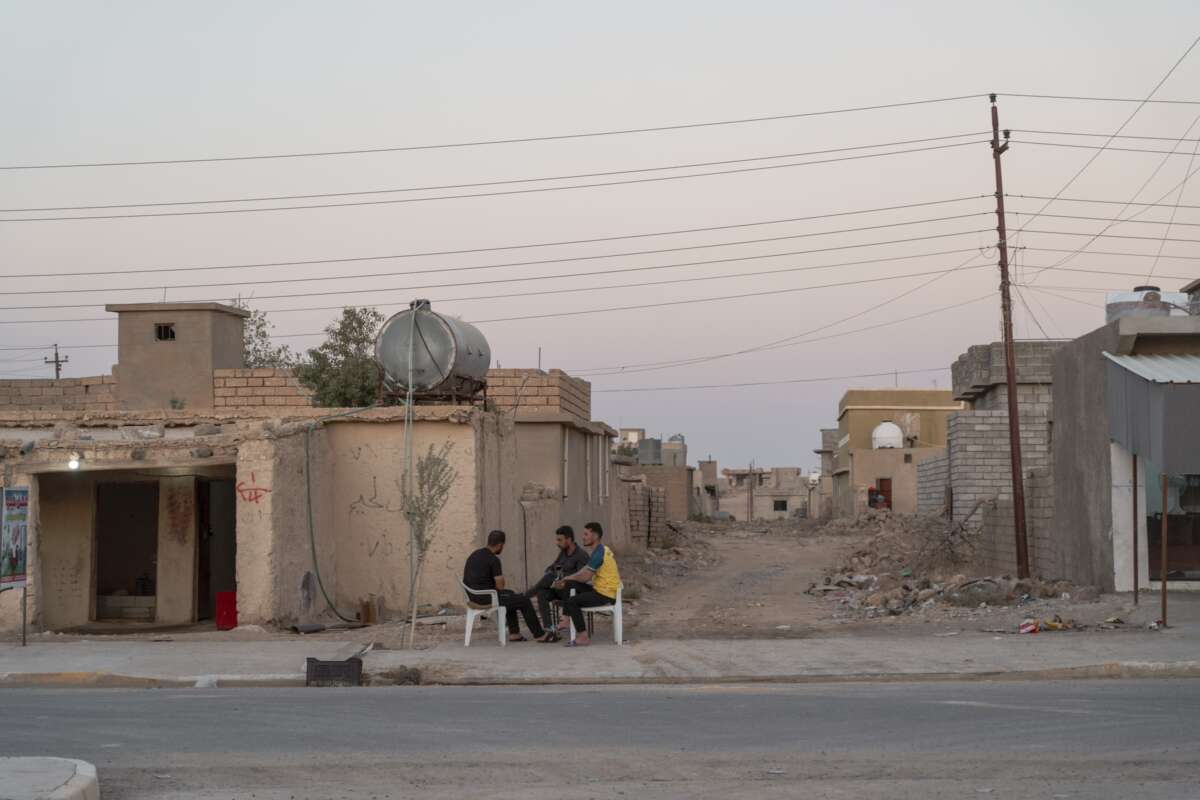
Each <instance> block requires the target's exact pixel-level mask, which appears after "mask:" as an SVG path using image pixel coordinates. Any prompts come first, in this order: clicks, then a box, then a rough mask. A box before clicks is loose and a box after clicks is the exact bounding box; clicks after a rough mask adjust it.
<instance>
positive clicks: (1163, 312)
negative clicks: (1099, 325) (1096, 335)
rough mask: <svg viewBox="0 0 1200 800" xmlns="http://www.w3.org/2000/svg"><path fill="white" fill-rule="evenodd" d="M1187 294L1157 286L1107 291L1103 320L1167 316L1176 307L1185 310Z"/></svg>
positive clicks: (1107, 321)
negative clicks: (1167, 290) (1126, 290)
mask: <svg viewBox="0 0 1200 800" xmlns="http://www.w3.org/2000/svg"><path fill="white" fill-rule="evenodd" d="M1187 303H1188V298H1187V295H1185V294H1183V293H1182V292H1163V291H1162V290H1161V289H1160V288H1159V287H1157V286H1135V287H1134V288H1133V291H1132V292H1109V293H1108V294H1107V295H1106V296H1105V304H1104V321H1105V322H1106V323H1109V322H1112V321H1114V320H1118V319H1121V318H1122V317H1169V316H1171V311H1172V310H1174V309H1178V310H1180V311H1183V312H1184V313H1186V312H1187Z"/></svg>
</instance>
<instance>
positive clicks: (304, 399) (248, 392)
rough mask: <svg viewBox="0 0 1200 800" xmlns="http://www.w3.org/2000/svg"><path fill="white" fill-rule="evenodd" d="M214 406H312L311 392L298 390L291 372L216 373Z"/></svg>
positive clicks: (233, 370)
mask: <svg viewBox="0 0 1200 800" xmlns="http://www.w3.org/2000/svg"><path fill="white" fill-rule="evenodd" d="M213 403H214V404H215V405H216V407H217V408H219V409H221V408H226V409H230V408H247V407H251V406H270V407H275V408H278V407H291V406H311V405H312V390H311V389H308V388H306V387H304V386H301V385H300V380H299V379H298V378H297V377H296V375H295V373H294V372H293V371H292V370H290V369H273V368H257V369H217V370H213Z"/></svg>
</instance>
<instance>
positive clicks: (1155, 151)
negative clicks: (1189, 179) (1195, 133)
mask: <svg viewBox="0 0 1200 800" xmlns="http://www.w3.org/2000/svg"><path fill="white" fill-rule="evenodd" d="M1180 141H1183V140H1180ZM1188 141H1192V140H1188ZM1012 143H1013V144H1031V145H1035V146H1037V147H1065V148H1069V149H1071V150H1107V151H1108V152H1110V153H1153V154H1155V155H1165V156H1186V155H1187V153H1185V152H1180V151H1178V150H1161V149H1156V148H1152V147H1105V146H1103V145H1093V144H1076V143H1075V142H1039V141H1035V140H1033V139H1013V140H1012Z"/></svg>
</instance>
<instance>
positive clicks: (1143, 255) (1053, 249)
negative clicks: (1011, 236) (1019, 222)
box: [1022, 245, 1196, 269]
mask: <svg viewBox="0 0 1200 800" xmlns="http://www.w3.org/2000/svg"><path fill="white" fill-rule="evenodd" d="M1022 247H1024V248H1025V249H1026V250H1032V251H1033V252H1036V253H1075V252H1078V248H1076V249H1071V248H1067V247H1034V246H1033V245H1022ZM1088 253H1089V254H1090V255H1093V256H1119V257H1121V258H1154V254H1153V253H1118V252H1116V251H1115V250H1089V251H1088ZM1162 257H1163V258H1172V259H1175V260H1177V261H1195V260H1196V256H1173V255H1167V254H1165V253H1164V254H1163V256H1162ZM1052 266H1053V265H1051V264H1048V265H1046V266H1045V267H1042V269H1049V268H1050V267H1052ZM1056 269H1058V268H1057V267H1056Z"/></svg>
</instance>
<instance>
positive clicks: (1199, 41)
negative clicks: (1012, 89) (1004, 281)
mask: <svg viewBox="0 0 1200 800" xmlns="http://www.w3.org/2000/svg"><path fill="white" fill-rule="evenodd" d="M1197 44H1200V36H1198V37H1196V38H1195V39H1193V40H1192V43H1191V44H1190V45H1189V46H1188V48H1187V50H1185V51H1184V53H1183V55H1181V56H1180V57H1179V58H1178V59H1177V60H1176V61H1175V63H1174V64H1172V65H1171V68H1170V69H1169V70H1167V74H1166V75H1163V76H1162V78H1161V79H1159V81H1158V83H1156V84H1155V85H1154V88H1153V89H1151V90H1150V93H1149V94H1148V95H1146V97H1145V99H1144V100H1142V101H1141V102H1139V103H1138V104H1137V108H1135V109H1134V110H1133V112H1132V113H1131V114H1130V115H1129V116H1128V117H1126V118H1125V121H1124V122H1122V123H1121V126H1120V127H1119V128H1117V129H1116V130H1115V131H1114V132H1113V134H1112V135H1111V136H1109V138H1108V139H1106V140H1105V142H1104V144H1103V145H1102V146H1101V147H1100V148H1099V149H1098V150H1096V151H1095V152H1094V153H1093V154H1092V157H1091V158H1089V159H1088V160H1087V162H1086V163H1084V165H1083V166H1082V167H1080V168H1079V170H1078V171H1076V172H1075V174H1074V175H1072V176H1071V178H1070V180H1068V181H1067V182H1066V183H1064V184H1063V185H1062V188H1060V189H1059V190H1058V191H1057V192H1055V193H1054V197H1053V198H1051V199H1050V200H1047V201H1046V202H1045V204H1044V205H1042V207H1041V208H1040V209H1039V210H1038V212H1037V213H1036V214H1034V215H1033V217H1032V218H1031V219H1030V220H1029V222H1027V223H1026V226H1028V225H1030V224H1032V223H1033V221H1034V220H1035V219H1037V218H1038V216H1039V215H1040V214H1041V212H1042V211H1045V210H1046V209H1047V208H1049V207H1050V206H1051V204H1053V203H1054V202H1055V200H1057V199H1058V197H1059V196H1060V195H1062V193H1063V192H1065V191H1067V189H1070V188H1071V186H1072V185H1074V183H1075V181H1077V180H1079V177H1080V176H1081V175H1083V173H1084V172H1086V171H1087V169H1088V167H1090V166H1091V165H1092V164H1093V163H1094V162H1095V161H1096V159H1097V158H1099V157H1100V154H1101V153H1102V152H1104V149H1105V148H1106V147H1108V146H1109V145H1110V144H1112V142H1113V140H1114V139H1115V138H1116V137H1117V136H1119V135H1120V134H1121V132H1122V131H1123V130H1125V127H1126V126H1127V125H1129V123H1130V122H1133V118H1134V117H1136V116H1137V114H1138V112H1139V111H1141V110H1142V109H1143V108H1144V107H1145V106H1146V104H1147V103H1149V102H1150V100H1151V99H1152V98H1153V97H1154V95H1155V94H1157V93H1158V90H1159V89H1161V88H1162V85H1163V84H1164V83H1166V82H1167V79H1168V78H1170V77H1171V76H1172V75H1174V74H1175V70H1177V69H1178V68H1179V65H1180V64H1182V63H1183V62H1184V60H1185V59H1186V58H1187V57H1188V56H1189V55H1190V54H1191V52H1192V50H1194V49H1195V48H1196V45H1197ZM1012 96H1014V97H1015V96H1017V95H1015V94H1014V95H1012ZM1056 99H1059V100H1065V99H1068V98H1065V97H1059V98H1056ZM1036 278H1037V276H1036V275H1035V276H1034V279H1036Z"/></svg>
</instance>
